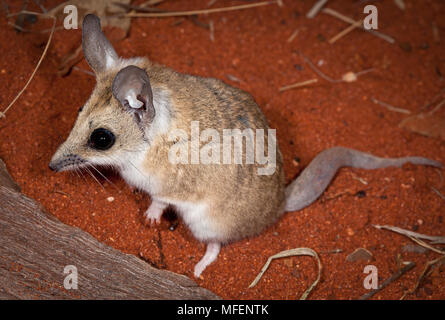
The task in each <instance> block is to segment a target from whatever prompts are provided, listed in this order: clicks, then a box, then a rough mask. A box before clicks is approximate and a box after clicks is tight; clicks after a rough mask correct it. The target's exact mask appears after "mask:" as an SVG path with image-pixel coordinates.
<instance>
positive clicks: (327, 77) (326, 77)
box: [300, 53, 343, 83]
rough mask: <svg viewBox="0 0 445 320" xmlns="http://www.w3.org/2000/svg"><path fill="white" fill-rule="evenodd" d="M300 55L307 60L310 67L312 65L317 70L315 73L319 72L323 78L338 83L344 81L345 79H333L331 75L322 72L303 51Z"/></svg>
mask: <svg viewBox="0 0 445 320" xmlns="http://www.w3.org/2000/svg"><path fill="white" fill-rule="evenodd" d="M300 55H301V56H302V57H303V60H304V62H306V63H307V64H308V65H309V67H311V69H312V70H314V71H315V73H317V74H318V75H319V76H320V77H322V78H323V79H325V80H327V81H329V82H332V83H337V82H342V81H343V80H335V79H332V78H331V77H329V76H327V75H326V74H324V73H323V72H321V70H320V69H318V68H317V67H316V66H315V65H314V64H313V63H312V62H311V60H309V58H308V57H306V56H305V55H303V54H302V53H300Z"/></svg>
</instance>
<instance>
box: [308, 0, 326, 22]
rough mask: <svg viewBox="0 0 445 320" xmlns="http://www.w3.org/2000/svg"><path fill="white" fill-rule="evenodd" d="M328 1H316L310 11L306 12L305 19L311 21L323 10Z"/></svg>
mask: <svg viewBox="0 0 445 320" xmlns="http://www.w3.org/2000/svg"><path fill="white" fill-rule="evenodd" d="M327 2H328V0H318V1H317V2H316V3H315V4H314V5H313V6H312V8H311V10H309V11H308V13H307V14H306V18H308V19H313V18H315V16H316V15H317V14H318V13H319V12H320V10H321V9H322V8H323V6H324V5H326V3H327Z"/></svg>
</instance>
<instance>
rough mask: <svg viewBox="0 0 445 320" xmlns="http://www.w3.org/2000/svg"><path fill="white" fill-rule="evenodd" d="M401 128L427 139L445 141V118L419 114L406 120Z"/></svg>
mask: <svg viewBox="0 0 445 320" xmlns="http://www.w3.org/2000/svg"><path fill="white" fill-rule="evenodd" d="M399 127H401V128H404V129H407V130H410V131H412V132H416V133H419V134H421V135H424V136H427V137H434V138H441V139H442V140H445V117H443V116H439V115H437V114H432V113H419V114H417V115H415V116H412V117H409V118H406V119H404V120H403V121H402V122H400V124H399Z"/></svg>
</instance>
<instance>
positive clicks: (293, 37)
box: [287, 29, 300, 43]
mask: <svg viewBox="0 0 445 320" xmlns="http://www.w3.org/2000/svg"><path fill="white" fill-rule="evenodd" d="M299 32H300V30H299V29H296V30H295V31H294V32H292V34H291V36H290V37H289V39H287V42H288V43H291V42H292V41H293V40H294V39H295V37H296V36H297V35H298V33H299Z"/></svg>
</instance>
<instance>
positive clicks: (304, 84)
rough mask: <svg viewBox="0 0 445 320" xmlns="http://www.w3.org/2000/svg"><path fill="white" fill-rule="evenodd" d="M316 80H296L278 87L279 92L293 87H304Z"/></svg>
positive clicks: (316, 80)
mask: <svg viewBox="0 0 445 320" xmlns="http://www.w3.org/2000/svg"><path fill="white" fill-rule="evenodd" d="M316 82H318V79H311V80H306V81H302V82H297V83H294V84H290V85H287V86H284V87H281V88H280V89H279V91H280V92H283V91H286V90H290V89H295V88H300V87H304V86H307V85H310V84H313V83H316Z"/></svg>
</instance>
